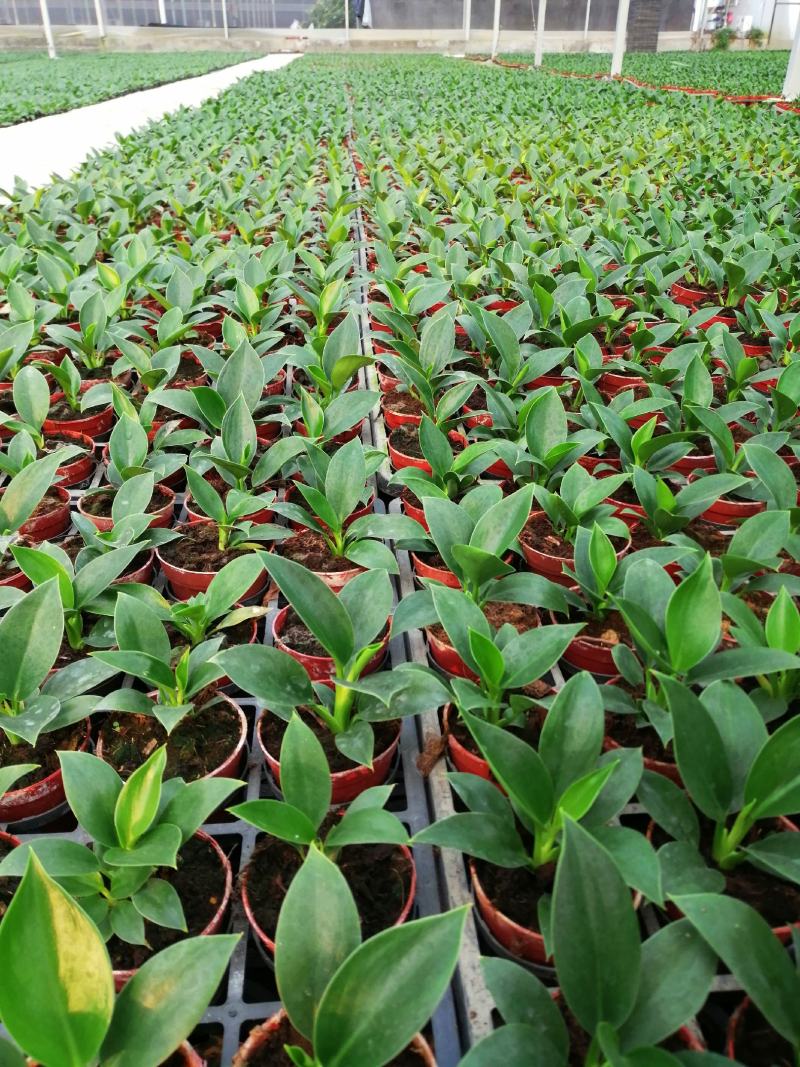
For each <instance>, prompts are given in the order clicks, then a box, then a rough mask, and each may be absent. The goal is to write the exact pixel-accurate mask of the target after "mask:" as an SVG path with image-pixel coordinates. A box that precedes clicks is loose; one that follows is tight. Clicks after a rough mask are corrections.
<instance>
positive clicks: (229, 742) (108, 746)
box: [100, 690, 241, 782]
mask: <svg viewBox="0 0 800 1067" xmlns="http://www.w3.org/2000/svg"><path fill="white" fill-rule="evenodd" d="M209 695H210V694H209V691H208V690H205V691H204V692H203V693H201V694H200V696H199V697H198V698H197V699H196V701H195V703H196V704H201V703H202V701H203V700H207V699H208V697H209ZM240 730H241V724H240V720H239V716H238V714H237V712H236V710H235V708H233V707H231V705H230V704H229V703H228V702H227V701H224V700H221V701H219V702H217V703H212V704H208V705H206V706H205V707H200V708H199V710H197V711H193V712H190V713H189V714H188V715H186V716H185V717H184V718H183V719H182V720H181V721H180V722H179V723H178V725H177V726H176V727H175V729H174V730H173V731H172V733H171V734H170V735H169V736H167V733H166V730H164V728H163V726H161V724H160V723H159V722H158V720H157V719H154V718H152V717H151V716H149V715H130V714H129V715H120V716H119V717H117V716H116V715H109V717H108V718H107V719H106V721H105V723H104V724H103V726H102V728H101V730H100V737H101V739H102V742H103V759H104V760H105V761H106V763H110V764H111V766H112V767H114V769H115V770H116V771H118V772H119V774H120V775H121V776H122V777H123V778H128V777H129V776H130V775H131V774H132V773H133V772H134V771H135V770H136V769H137V768H138V767H141V765H142V764H143V763H144V762H145V760H146V759H147V758H148V757H149V756H151V755H152V753H153V752H154V751H155V749H157V748H158V747H159V745H163V744H165V743H166V746H167V768H166V770H165V772H164V777H165V778H178V777H180V778H184V779H185V780H186V781H187V782H191V781H194V780H195V779H196V778H202V777H204V776H205V775H206V774H209V773H210V772H211V771H214V770H216V769H217V767H219V766H220V764H222V763H224V762H225V760H226V759H227V758H228V756H230V754H231V753H232V752H233V750H234V748H235V747H236V745H237V744H238V742H239V736H240Z"/></svg>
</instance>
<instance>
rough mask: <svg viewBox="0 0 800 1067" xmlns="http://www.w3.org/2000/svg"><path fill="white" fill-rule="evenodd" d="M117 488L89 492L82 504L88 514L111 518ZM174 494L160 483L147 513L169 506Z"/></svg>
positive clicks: (155, 489)
mask: <svg viewBox="0 0 800 1067" xmlns="http://www.w3.org/2000/svg"><path fill="white" fill-rule="evenodd" d="M115 496H116V490H115V489H98V490H97V492H92V493H87V494H86V496H85V497H84V498H83V501H82V504H81V506H82V507H83V510H84V511H85V512H86V513H87V515H96V516H97V517H98V518H101V519H110V518H111V508H112V507H113V505H114V497H115ZM173 499H174V498H173V496H172V495H171V494H170V493H168V492H167V491H166V490H165V489H162V488H161V486H160V485H157V486H156V487H155V488H154V489H153V497H152V500H151V501H150V503H149V505H148V507H147V512H146V514H148V515H154V514H155V513H156V512H157V511H160V510H161V509H162V508H165V507H167V505H168V504H170V503H171V502H172V500H173Z"/></svg>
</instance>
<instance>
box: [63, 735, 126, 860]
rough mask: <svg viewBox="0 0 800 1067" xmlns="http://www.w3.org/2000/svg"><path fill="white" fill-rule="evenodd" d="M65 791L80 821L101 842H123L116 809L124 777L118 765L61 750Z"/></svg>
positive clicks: (109, 845)
mask: <svg viewBox="0 0 800 1067" xmlns="http://www.w3.org/2000/svg"><path fill="white" fill-rule="evenodd" d="M58 758H59V762H60V763H61V773H62V775H63V779H64V792H65V793H66V795H67V801H68V802H69V806H70V808H71V810H72V813H73V814H74V816H75V818H76V819H77V820H78V822H79V824H80V825H81V826H82V827H83V829H84V830H85V831H86V832H87V833H88V834H89V836H90V837H91V838H92V839H93V840H94V841H97V842H98V844H101V845H105V846H106V847H109V848H110V847H111V846H114V845H118V844H119V840H118V838H117V831H116V827H115V824H114V808H115V806H116V803H117V799H118V797H119V795H120V793H121V792H122V779H121V778H120V776H119V775H118V774H117V772H116V771H115V770H114V768H113V767H112V766H111V765H110V764H108V763H106V762H105V761H104V760H101V759H99V758H98V757H97V756H92V755H91V754H90V753H88V752H59V754H58Z"/></svg>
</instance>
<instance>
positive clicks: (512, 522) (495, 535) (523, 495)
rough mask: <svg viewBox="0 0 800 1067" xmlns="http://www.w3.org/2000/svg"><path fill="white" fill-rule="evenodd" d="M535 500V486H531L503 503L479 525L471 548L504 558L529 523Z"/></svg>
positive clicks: (483, 518) (476, 526) (505, 498)
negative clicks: (532, 502) (532, 501)
mask: <svg viewBox="0 0 800 1067" xmlns="http://www.w3.org/2000/svg"><path fill="white" fill-rule="evenodd" d="M532 498H533V486H531V485H527V486H524V487H523V488H522V489H517V491H516V492H514V493H511V495H510V496H507V497H504V498H503V499H502V500H499V501H498V502H497V503H496V504H495V505H493V507H491V508H489V510H488V511H487V512H486V514H485V515H483V516H481V518H480V519H478V521H477V522H476V523H475V529H474V530H473V531H472V537H471V538H470V541H469V543H470V545H471V546H472V547H473V548H480V549H483V551H484V552H491V553H493V554H494V555H496V556H502V555H503V553H504V552H505V551H506V550H507V549H508V548H509V547H510V545H511V544H512V543H513V542H514V541H515V540H516V538H517V536H518V535H519V533H520V531H521V530H522V528H523V526H524V525H525V523H526V522H527V521H528V516H529V515H530V512H531V500H532Z"/></svg>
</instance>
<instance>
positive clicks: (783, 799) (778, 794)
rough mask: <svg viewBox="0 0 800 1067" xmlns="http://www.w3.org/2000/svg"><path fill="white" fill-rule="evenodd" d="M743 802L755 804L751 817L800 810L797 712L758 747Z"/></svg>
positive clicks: (799, 731) (798, 722)
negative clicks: (761, 746) (759, 748)
mask: <svg viewBox="0 0 800 1067" xmlns="http://www.w3.org/2000/svg"><path fill="white" fill-rule="evenodd" d="M744 802H745V804H746V805H748V804H753V805H754V806H753V810H752V816H753V818H754V819H769V818H776V817H777V816H779V815H791V814H793V813H794V812H796V811H798V810H800V717H799V716H794V717H793V718H791V719H789V721H788V722H786V723H784V724H783V726H781V727H779V728H778V729H777V730H776V731H775V733H774V734H771V735H770V737H769V738H768V739H767V741H766V743H765V744H764V746H763V748H762V749H761V750H760V751H759V753H758V755H757V756H756V758H755V760H754V761H753V765H752V767H751V768H750V773H749V774H748V776H747V781H746V782H745V786H744Z"/></svg>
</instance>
